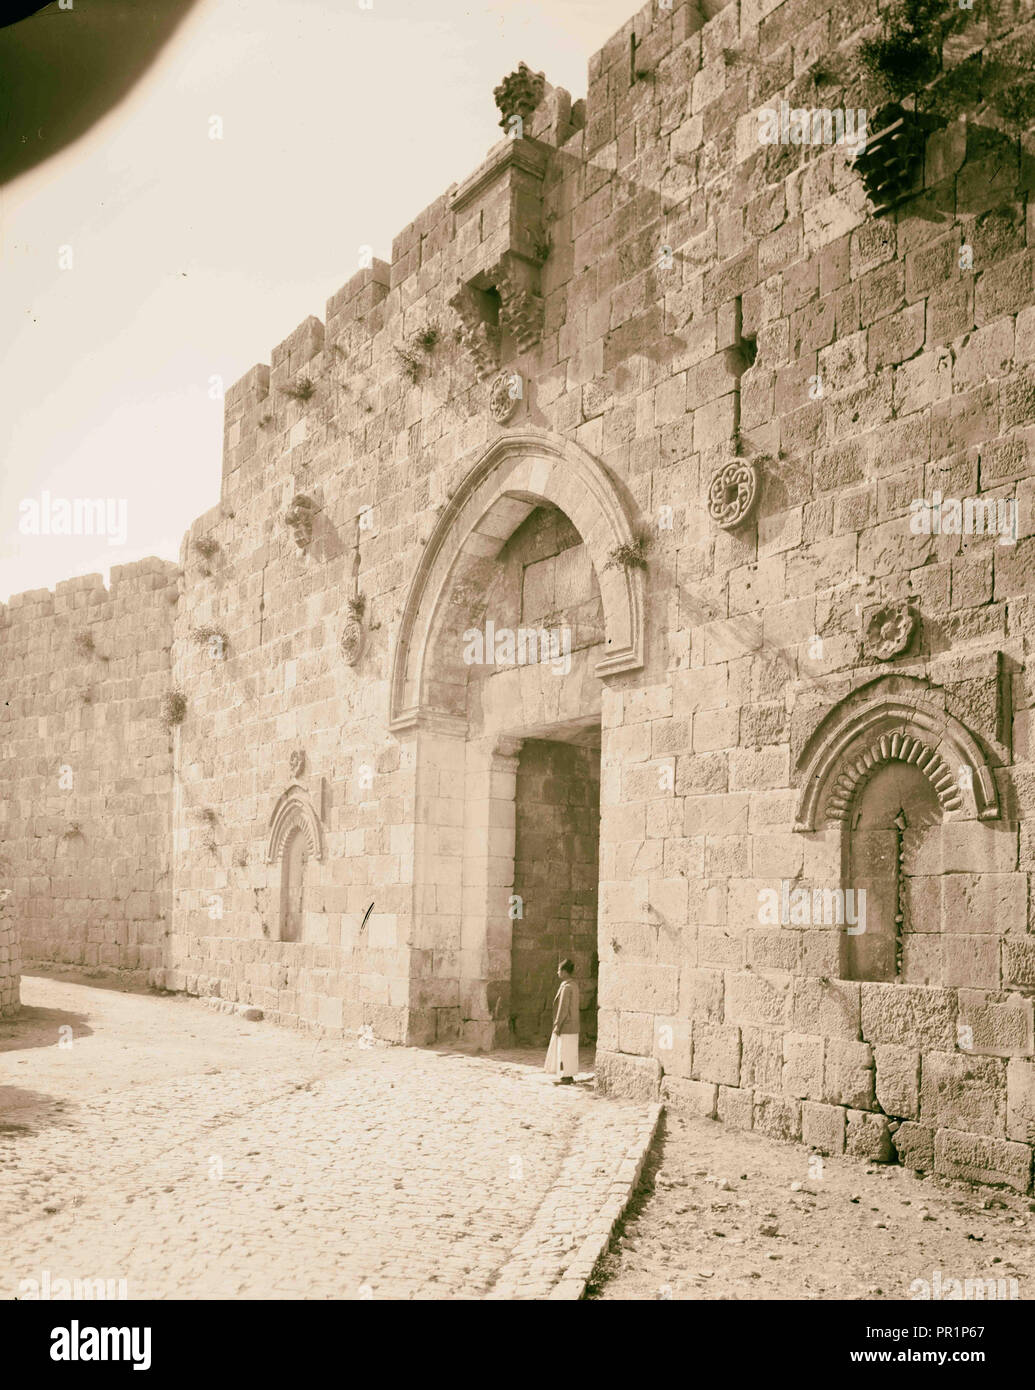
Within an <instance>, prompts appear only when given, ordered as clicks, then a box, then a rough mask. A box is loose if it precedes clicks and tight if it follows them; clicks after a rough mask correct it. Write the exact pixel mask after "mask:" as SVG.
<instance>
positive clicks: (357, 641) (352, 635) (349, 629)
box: [341, 618, 363, 666]
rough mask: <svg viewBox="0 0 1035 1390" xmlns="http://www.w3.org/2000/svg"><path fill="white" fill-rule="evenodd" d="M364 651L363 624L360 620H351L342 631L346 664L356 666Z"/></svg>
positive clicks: (342, 651) (342, 652) (342, 648)
mask: <svg viewBox="0 0 1035 1390" xmlns="http://www.w3.org/2000/svg"><path fill="white" fill-rule="evenodd" d="M362 650H363V624H362V622H360V620H359V619H358V618H349V620H348V622H347V623H346V624H345V626H344V627H343V628H342V631H341V654H342V656H343V657H344V658H345V661H346V664H347V665H349V666H355V664H356V662H357V661H358V660H359V657H360V653H361V652H362Z"/></svg>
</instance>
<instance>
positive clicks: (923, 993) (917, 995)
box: [860, 984, 956, 1049]
mask: <svg viewBox="0 0 1035 1390" xmlns="http://www.w3.org/2000/svg"><path fill="white" fill-rule="evenodd" d="M860 989H861V1001H862V1035H863V1037H864V1038H865V1039H866V1041H867V1042H871V1043H898V1044H900V1045H902V1046H913V1047H919V1048H921V1049H927V1048H938V1047H941V1048H945V1049H949V1048H953V1047H955V1046H956V1000H955V995H954V994H953V992H952V991H951V990H944V989H927V988H925V987H923V986H921V985H884V984H863V985H862V986H861V987H860Z"/></svg>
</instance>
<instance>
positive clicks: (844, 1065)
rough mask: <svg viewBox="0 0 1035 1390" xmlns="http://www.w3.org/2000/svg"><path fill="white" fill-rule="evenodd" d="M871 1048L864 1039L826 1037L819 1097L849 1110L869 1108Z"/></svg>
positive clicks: (871, 1067) (870, 1104)
mask: <svg viewBox="0 0 1035 1390" xmlns="http://www.w3.org/2000/svg"><path fill="white" fill-rule="evenodd" d="M873 1079H874V1078H873V1052H872V1050H871V1048H870V1045H869V1044H868V1043H862V1042H851V1041H849V1040H847V1039H844V1038H830V1039H829V1040H828V1041H827V1045H826V1057H825V1060H824V1067H823V1099H824V1100H825V1101H829V1102H830V1103H831V1104H833V1105H845V1106H849V1107H851V1108H852V1109H853V1110H872V1108H873Z"/></svg>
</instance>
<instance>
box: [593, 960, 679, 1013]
mask: <svg viewBox="0 0 1035 1390" xmlns="http://www.w3.org/2000/svg"><path fill="white" fill-rule="evenodd" d="M599 989H600V994H599V998H600V1002H601V1004H602V1005H605V1006H609V1007H613V1006H614V1005H618V1006H619V1007H621V1008H622V1009H623V1010H625V1009H628V1010H629V1011H630V1012H634V1013H645V1014H674V1013H675V1012H676V1004H677V998H678V989H679V971H678V969H677V968H676V967H675V966H672V965H634V964H632V963H629V964H626V963H624V962H622V961H620V960H619V961H601V962H600V986H599Z"/></svg>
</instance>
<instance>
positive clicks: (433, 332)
mask: <svg viewBox="0 0 1035 1390" xmlns="http://www.w3.org/2000/svg"><path fill="white" fill-rule="evenodd" d="M440 337H441V334H440V333H439V328H438V324H437V323H435V322H434V321H433V320H430V319H429V320H428V322H427V323H426V324H424V326H423V327H422V328H418V329H417V331H416V333H414V335H413V339H412V342H413V345H414V347H418V348H420V350H421V352H425V353H427V354H428V356H429V357H430V356H431V354H432V353H433V352H434V351H435V347H436V346H437V344H438V341H439V338H440Z"/></svg>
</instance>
